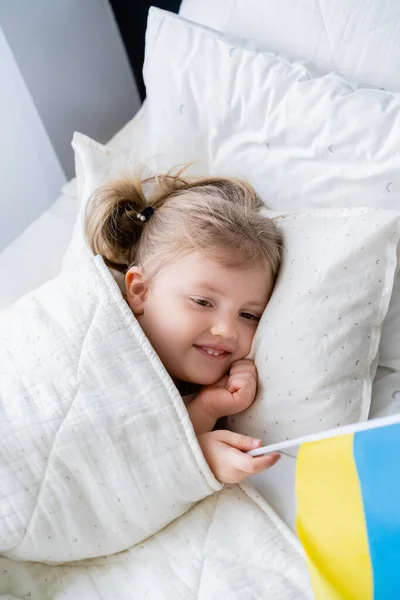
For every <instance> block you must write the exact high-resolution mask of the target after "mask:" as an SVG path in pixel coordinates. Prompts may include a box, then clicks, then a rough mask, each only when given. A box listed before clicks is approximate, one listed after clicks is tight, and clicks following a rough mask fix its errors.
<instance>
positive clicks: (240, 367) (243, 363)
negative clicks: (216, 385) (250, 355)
mask: <svg viewBox="0 0 400 600" xmlns="http://www.w3.org/2000/svg"><path fill="white" fill-rule="evenodd" d="M242 371H248V372H249V373H256V372H257V369H256V366H255V364H254V363H253V361H252V360H237V361H236V362H234V363H233V364H232V366H231V368H230V373H240V372H242Z"/></svg>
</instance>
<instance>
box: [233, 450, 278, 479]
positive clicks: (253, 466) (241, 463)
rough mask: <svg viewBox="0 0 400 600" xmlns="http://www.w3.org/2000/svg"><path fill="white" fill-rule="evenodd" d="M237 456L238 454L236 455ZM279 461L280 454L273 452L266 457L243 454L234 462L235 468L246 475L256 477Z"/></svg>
mask: <svg viewBox="0 0 400 600" xmlns="http://www.w3.org/2000/svg"><path fill="white" fill-rule="evenodd" d="M238 455H239V453H238ZM279 459H280V454H278V453H276V452H274V453H273V454H267V455H266V456H256V457H253V456H250V455H249V454H244V453H243V452H242V453H241V455H239V456H238V457H237V458H236V460H235V467H236V468H237V469H240V470H241V471H243V472H245V473H247V475H256V474H257V473H261V471H264V470H265V469H269V468H270V467H273V466H274V465H275V464H276V463H277V462H278V460H279Z"/></svg>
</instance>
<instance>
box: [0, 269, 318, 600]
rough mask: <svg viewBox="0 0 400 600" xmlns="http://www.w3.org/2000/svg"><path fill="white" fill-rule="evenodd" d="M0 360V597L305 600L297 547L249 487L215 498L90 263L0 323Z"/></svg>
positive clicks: (184, 431) (162, 390) (133, 325)
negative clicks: (0, 371)
mask: <svg viewBox="0 0 400 600" xmlns="http://www.w3.org/2000/svg"><path fill="white" fill-rule="evenodd" d="M0 362H1V364H2V374H1V375H0V400H1V403H2V417H3V419H2V423H1V432H0V436H1V440H2V446H1V454H0V481H1V485H2V489H1V493H2V495H3V498H2V501H1V503H0V552H1V553H2V554H4V555H5V557H6V558H3V559H1V561H0V562H1V567H2V569H1V571H0V573H1V575H0V593H2V594H9V595H11V597H15V598H21V597H24V598H25V597H29V598H31V599H32V600H34V599H37V600H39V599H40V600H44V599H46V598H49V599H50V598H51V599H52V600H53V599H55V598H61V597H62V598H66V597H67V598H77V597H79V599H80V600H89V599H90V600H92V599H100V598H102V599H105V598H109V599H110V600H114V599H115V598H116V597H118V598H119V599H122V598H132V597H133V596H132V593H133V594H134V597H135V598H142V597H148V598H154V599H155V600H159V599H161V598H163V599H166V598H171V600H172V599H174V600H179V599H180V598H182V600H183V599H184V600H187V599H188V598H196V599H197V598H198V599H204V600H209V599H211V598H220V597H221V596H222V595H225V596H227V597H228V598H232V599H236V598H237V599H238V600H239V599H241V598H243V594H245V593H248V594H253V597H259V598H267V597H271V598H282V599H286V598H287V599H289V600H292V599H293V600H294V599H300V598H308V597H310V592H309V588H308V577H307V571H306V567H305V562H304V559H303V556H302V553H301V551H300V549H299V546H298V543H297V542H296V539H295V537H294V536H293V535H292V534H291V533H289V532H288V530H286V528H285V527H284V525H283V524H282V523H281V522H280V521H279V519H278V517H276V515H275V514H274V513H273V511H272V510H271V509H269V508H268V506H267V505H265V503H263V502H262V501H260V500H258V499H257V497H256V495H255V494H254V492H252V491H245V488H243V489H240V488H238V487H237V486H228V487H226V488H225V489H224V490H223V491H222V492H221V493H219V490H221V487H222V486H221V484H220V483H219V482H218V481H217V480H216V479H215V477H214V476H213V474H212V472H211V471H210V469H209V467H208V465H207V463H206V461H205V459H204V457H203V455H202V453H201V450H200V448H199V446H198V443H197V439H196V436H195V434H194V431H193V428H192V425H191V422H190V419H189V416H188V413H187V411H186V408H185V406H184V403H183V401H182V399H181V397H180V396H179V393H178V391H177V390H176V388H175V386H174V385H173V383H172V381H171V379H170V378H169V376H168V374H167V373H166V371H165V369H164V367H163V366H162V365H161V363H160V361H159V359H158V357H157V355H156V354H155V353H154V351H153V349H152V348H151V346H150V344H149V342H148V341H147V339H146V338H145V336H144V335H143V333H142V331H141V329H140V327H139V325H138V323H137V321H136V319H135V318H134V316H133V314H132V313H131V311H130V309H129V307H128V305H127V304H126V302H125V300H124V299H123V298H122V296H121V293H120V291H119V288H118V286H117V284H116V283H115V281H114V279H113V277H112V276H111V274H110V273H109V271H108V269H107V268H106V267H105V265H104V263H103V261H102V259H101V258H100V257H97V258H90V259H89V260H88V261H87V262H85V263H83V264H82V265H81V266H80V267H79V268H77V269H75V270H73V271H70V272H68V273H66V272H64V273H63V274H61V275H60V276H58V277H57V278H55V279H53V280H52V281H50V282H48V283H47V284H45V285H44V286H42V287H41V288H39V289H38V290H36V291H34V292H32V293H31V294H29V295H28V296H25V297H24V298H23V299H21V300H20V301H19V302H17V303H16V304H14V305H13V306H12V307H10V308H8V309H6V310H5V311H3V312H2V313H1V315H0ZM3 373H6V374H7V375H6V376H4V375H3ZM207 497H209V498H207ZM204 498H207V499H206V500H204V501H203V502H200V504H197V505H196V506H195V503H197V502H199V501H201V500H202V499H204ZM176 519H178V520H176ZM169 524H170V525H169ZM166 526H168V527H166ZM158 532H159V533H158ZM125 551H126V552H125ZM121 552H122V554H118V553H121ZM108 555H114V556H111V557H109V558H107V556H108ZM99 557H101V558H99ZM10 559H13V560H10ZM85 559H94V560H92V561H91V562H89V563H85V564H77V563H74V564H73V565H70V566H62V567H55V566H50V565H47V566H46V564H36V565H35V564H33V563H32V562H29V561H35V562H36V561H37V562H39V563H51V564H52V565H54V564H57V563H65V562H70V561H82V560H85ZM20 561H21V562H20ZM164 561H165V562H164ZM98 590H101V592H99V591H98ZM77 593H78V594H79V596H78V595H77ZM116 594H118V596H117V595H116Z"/></svg>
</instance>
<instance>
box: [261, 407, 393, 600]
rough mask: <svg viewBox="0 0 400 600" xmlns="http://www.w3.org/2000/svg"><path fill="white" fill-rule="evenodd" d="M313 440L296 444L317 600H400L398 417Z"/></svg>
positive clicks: (300, 514) (300, 503) (304, 536)
mask: <svg viewBox="0 0 400 600" xmlns="http://www.w3.org/2000/svg"><path fill="white" fill-rule="evenodd" d="M311 437H312V438H314V441H307V438H303V440H300V439H298V440H292V442H291V443H292V445H296V446H299V450H298V455H297V464H296V476H295V478H296V482H295V495H296V503H297V518H296V529H297V534H298V536H299V539H300V541H301V543H302V545H303V547H304V550H305V553H306V556H307V562H308V567H309V573H310V579H311V585H312V588H313V591H314V596H315V598H316V600H400V415H399V416H395V417H387V418H383V419H377V420H375V421H369V422H367V423H365V424H364V423H363V424H361V423H359V424H356V425H354V426H347V427H345V428H341V429H337V430H334V431H330V432H326V433H325V434H323V435H321V434H319V435H317V436H311ZM318 438H319V439H318ZM308 439H310V438H308ZM289 444H290V442H285V443H284V446H285V447H288V446H289ZM279 446H280V448H281V449H282V446H283V444H280V445H279V444H275V445H274V446H270V447H266V448H265V449H264V453H265V452H271V451H272V450H279V449H280V448H279ZM255 452H257V453H258V454H260V453H262V452H261V450H260V449H258V450H257V451H252V454H254V453H255Z"/></svg>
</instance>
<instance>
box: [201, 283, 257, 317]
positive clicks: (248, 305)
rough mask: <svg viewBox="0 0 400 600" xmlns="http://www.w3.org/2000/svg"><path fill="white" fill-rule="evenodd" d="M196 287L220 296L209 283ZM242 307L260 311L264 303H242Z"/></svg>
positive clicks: (217, 290)
mask: <svg viewBox="0 0 400 600" xmlns="http://www.w3.org/2000/svg"><path fill="white" fill-rule="evenodd" d="M196 287H199V288H201V289H205V290H209V291H210V292H213V293H214V294H222V290H221V289H220V288H219V287H217V286H215V285H211V284H210V283H203V282H201V283H199V284H197V285H196ZM243 306H246V307H248V308H251V307H252V308H258V309H260V310H261V309H262V308H264V303H263V302H257V301H254V300H253V301H249V302H243Z"/></svg>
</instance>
